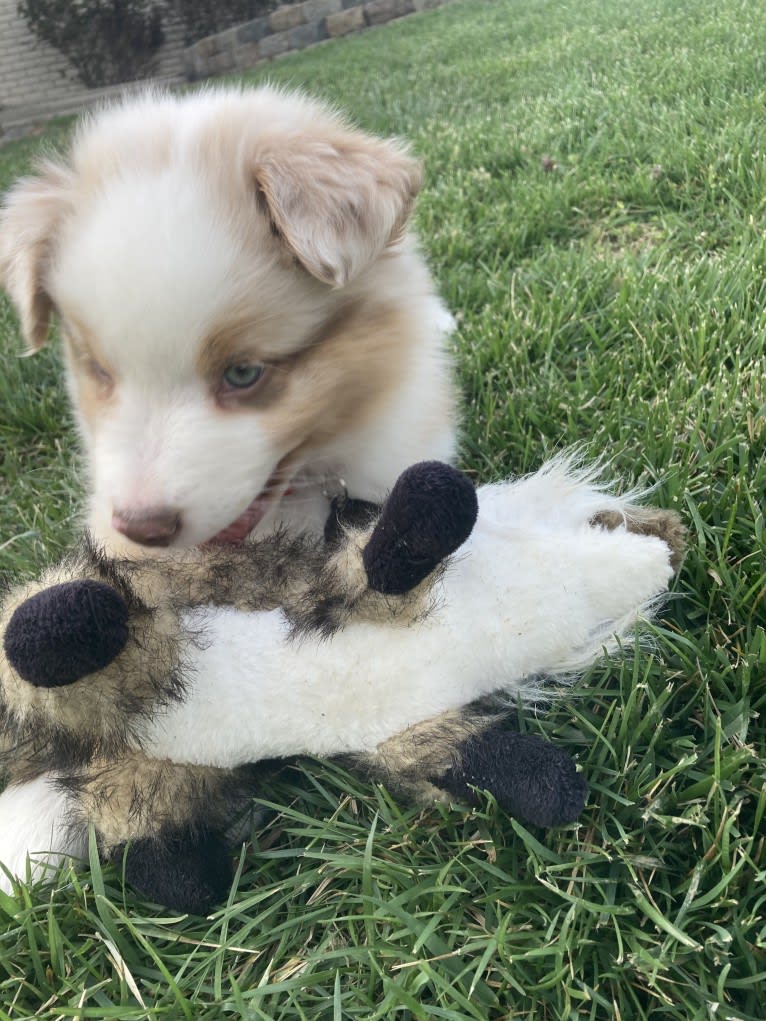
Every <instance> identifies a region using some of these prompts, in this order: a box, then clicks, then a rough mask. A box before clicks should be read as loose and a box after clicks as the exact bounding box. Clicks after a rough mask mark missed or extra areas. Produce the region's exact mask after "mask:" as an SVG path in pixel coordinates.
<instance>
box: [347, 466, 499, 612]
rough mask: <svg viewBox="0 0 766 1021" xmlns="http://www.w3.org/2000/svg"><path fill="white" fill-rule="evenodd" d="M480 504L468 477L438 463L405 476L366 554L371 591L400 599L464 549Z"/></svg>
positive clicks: (416, 468) (390, 499)
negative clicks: (461, 548) (446, 558)
mask: <svg viewBox="0 0 766 1021" xmlns="http://www.w3.org/2000/svg"><path fill="white" fill-rule="evenodd" d="M478 510H479V505H478V501H477V499H476V490H475V489H474V487H473V483H472V482H471V480H470V479H469V478H467V476H465V475H463V473H462V472H459V471H458V470H457V469H456V468H451V467H450V466H449V465H447V464H442V463H441V462H440V461H423V462H421V463H420V464H416V465H413V466H412V467H411V468H408V469H407V470H406V471H405V472H403V473H402V474H401V475H400V476H399V478H398V479H397V482H396V485H395V486H394V488H393V489H392V490H391V495H390V496H389V497H388V499H387V500H386V503H385V505H384V507H383V512H382V514H381V516H380V520H379V521H378V523H377V525H376V526H375V528H374V530H373V533H372V535H371V536H370V541H369V542H368V544H367V546H366V548H365V550H364V566H365V569H366V571H367V578H368V580H369V583H370V588H372V589H373V590H374V591H376V592H382V593H384V594H385V595H401V594H402V593H403V592H409V591H410V589H413V588H415V586H416V585H419V584H420V582H421V581H423V579H424V578H426V577H427V576H428V575H429V574H430V573H431V571H433V569H434V568H435V567H436V566H437V565H438V564H439V563H441V561H442V560H444V558H445V557H448V556H449V555H450V554H451V553H454V552H455V550H456V549H458V548H459V547H460V546H462V545H463V543H464V542H465V541H466V539H467V538H468V536H469V535H470V534H471V531H472V530H473V526H474V525H475V523H476V515H477V514H478Z"/></svg>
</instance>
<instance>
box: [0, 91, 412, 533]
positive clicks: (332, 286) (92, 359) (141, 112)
mask: <svg viewBox="0 0 766 1021" xmlns="http://www.w3.org/2000/svg"><path fill="white" fill-rule="evenodd" d="M419 183H420V168H419V165H418V163H417V162H416V161H415V160H413V159H412V157H410V156H409V155H408V154H407V152H406V151H405V150H404V149H403V148H402V147H401V146H400V145H399V144H398V143H395V142H390V141H383V140H380V139H376V138H373V137H370V136H368V135H365V134H362V133H361V132H358V131H355V130H352V129H350V128H349V127H348V126H347V125H346V124H345V123H344V122H343V121H342V120H341V119H340V118H339V117H337V116H336V115H334V114H333V113H331V112H329V111H328V110H326V109H325V108H324V107H322V106H321V105H319V104H317V103H314V102H311V101H309V100H306V99H304V98H302V97H298V96H289V95H284V94H281V93H279V92H276V91H273V90H269V89H261V90H256V91H251V92H246V91H245V92H239V91H218V92H209V93H201V94H196V95H187V96H184V97H179V98H175V97H171V96H166V95H157V94H145V95H143V96H140V97H139V98H137V99H133V100H131V101H126V102H125V103H124V104H123V105H121V106H119V107H116V108H113V109H111V110H107V111H104V112H102V113H100V114H98V115H96V116H95V117H94V118H92V119H90V120H88V121H86V122H85V123H84V124H83V126H82V127H81V128H80V130H79V133H78V134H77V135H76V137H75V140H74V144H73V147H72V151H71V154H70V156H69V159H68V160H66V161H65V162H61V163H56V162H48V163H46V164H43V165H42V166H41V167H40V170H39V173H38V174H37V175H36V176H34V177H30V178H27V179H24V180H21V181H20V182H19V183H18V184H17V185H16V186H15V187H14V188H13V189H11V191H10V192H9V193H8V195H7V197H6V200H5V206H4V209H3V211H2V214H0V283H2V284H3V285H4V286H5V288H6V290H7V291H8V293H9V295H10V297H11V299H12V300H13V302H14V304H15V305H16V308H17V310H18V313H19V317H20V322H21V327H22V331H23V334H24V337H25V339H26V343H27V346H28V348H29V350H30V351H34V350H37V349H38V348H39V347H40V346H41V345H42V344H43V343H44V341H45V339H46V337H47V334H48V329H49V323H50V320H51V318H52V316H54V315H55V316H56V317H57V318H58V320H59V323H60V327H61V332H62V335H63V338H64V342H65V351H66V361H67V366H68V378H69V386H70V390H71V392H72V397H73V401H74V406H75V411H76V415H77V419H78V423H79V426H80V429H81V432H82V435H83V437H84V441H85V446H86V451H87V453H88V455H89V463H90V469H91V472H92V479H91V490H92V510H91V525H92V527H93V528H94V530H95V531H96V533H97V535H98V536H99V537H100V538H101V539H102V540H104V541H106V542H107V543H109V544H111V545H113V546H119V545H121V543H120V542H119V541H118V540H119V539H120V538H122V537H127V539H128V540H129V541H130V542H135V543H139V544H141V545H194V544H197V543H202V542H206V541H208V540H211V539H222V540H232V541H234V540H237V539H241V538H243V537H244V535H246V534H247V532H249V531H250V530H251V529H252V527H254V525H255V524H256V523H257V521H258V520H259V519H260V518H261V517H262V516H263V515H264V513H266V512H267V511H268V510H269V508H270V507H272V508H273V505H274V503H275V502H276V501H278V500H279V499H280V498H281V495H282V494H283V492H284V490H285V488H286V487H287V486H288V485H289V482H290V479H291V477H292V475H293V474H294V473H295V471H296V470H297V469H298V467H300V465H301V464H302V463H304V462H305V460H306V459H307V458H308V457H310V456H311V454H312V452H315V451H316V450H319V449H321V447H322V445H323V444H326V443H329V442H330V441H332V440H335V439H337V438H338V436H340V435H342V433H343V431H344V430H346V429H348V428H349V427H350V425H351V423H352V421H353V420H355V419H358V418H359V416H363V415H364V413H365V412H364V409H365V408H367V407H370V406H372V405H374V403H375V398H376V394H378V393H379V392H380V390H381V388H382V387H384V386H385V385H387V384H386V381H389V384H390V380H391V376H392V374H394V373H395V372H396V371H397V369H396V365H397V364H398V363H400V362H401V361H402V359H401V358H397V354H396V349H397V344H398V343H400V341H399V340H398V337H399V335H400V333H401V324H400V323H399V322H398V321H397V310H396V304H395V303H393V304H390V303H389V304H387V303H386V300H385V299H384V298H378V297H377V292H378V290H379V288H377V287H376V284H375V281H376V274H378V273H380V272H381V266H382V264H383V262H384V261H385V260H386V259H387V258H389V257H390V256H391V255H393V254H394V253H395V252H396V250H397V242H398V241H399V239H400V237H401V235H402V232H403V229H404V226H405V223H406V221H407V218H408V215H409V212H410V209H411V206H412V203H413V200H414V198H415V195H416V193H417V190H418V187H419Z"/></svg>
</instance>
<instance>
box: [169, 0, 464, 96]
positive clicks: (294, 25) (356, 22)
mask: <svg viewBox="0 0 766 1021" xmlns="http://www.w3.org/2000/svg"><path fill="white" fill-rule="evenodd" d="M448 2H449V0H303V3H296V4H292V5H290V6H285V7H280V8H277V10H275V11H273V12H272V13H271V14H265V15H263V17H260V18H255V19H254V20H253V21H248V22H245V24H244V25H238V26H236V27H235V28H229V29H227V30H226V31H225V32H219V33H218V35H211V36H208V37H207V39H201V40H200V41H199V42H198V43H195V45H194V46H190V47H189V49H188V50H186V53H185V57H184V60H185V68H186V75H187V77H188V78H191V79H195V78H206V77H208V76H211V75H215V74H222V73H224V72H226V71H234V70H239V69H243V68H247V67H253V66H254V65H255V64H260V63H261V62H262V61H264V60H271V59H272V58H274V57H279V56H282V54H284V53H290V52H291V51H293V50H302V49H304V48H305V47H306V46H312V45H313V44H314V43H319V42H323V41H324V40H325V39H333V38H337V37H338V36H343V35H349V34H351V33H352V32H359V31H361V30H362V29H365V28H369V27H371V26H373V25H382V24H383V23H384V22H386V21H391V20H392V19H393V18H401V17H403V16H404V15H405V14H414V13H416V12H418V11H424V10H427V9H428V8H431V7H439V6H441V5H442V4H443V3H448Z"/></svg>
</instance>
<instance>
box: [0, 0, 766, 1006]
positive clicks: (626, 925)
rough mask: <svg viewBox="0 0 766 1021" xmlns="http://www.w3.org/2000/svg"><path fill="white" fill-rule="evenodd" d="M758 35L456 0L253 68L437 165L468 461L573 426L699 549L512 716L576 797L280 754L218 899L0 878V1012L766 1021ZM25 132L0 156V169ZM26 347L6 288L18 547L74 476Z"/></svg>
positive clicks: (715, 13)
mask: <svg viewBox="0 0 766 1021" xmlns="http://www.w3.org/2000/svg"><path fill="white" fill-rule="evenodd" d="M765 55H766V18H764V16H763V5H762V3H761V2H760V0H719V2H717V3H715V4H713V3H710V2H709V0H676V2H669V0H664V2H661V0H633V2H632V3H630V4H626V3H624V2H622V0H578V3H576V4H566V5H565V4H561V3H557V2H554V0H493V2H488V0H463V2H457V3H455V4H453V5H450V6H448V7H444V8H441V9H439V10H437V11H434V12H431V13H429V14H427V15H423V16H418V17H414V18H412V19H409V20H406V21H402V22H399V23H393V24H391V25H389V26H387V27H385V28H383V29H380V30H376V31H374V32H370V33H368V34H366V35H364V36H359V37H356V38H353V39H349V40H346V41H342V42H339V43H335V44H330V45H327V46H323V47H320V48H318V49H316V50H314V51H311V52H306V53H304V54H301V55H299V56H296V57H294V58H290V59H287V60H284V61H280V62H278V63H276V64H274V65H272V66H270V67H269V68H268V69H267V71H266V72H264V73H258V74H254V75H252V76H250V78H251V79H252V80H256V81H260V80H263V79H265V78H271V79H272V80H276V81H279V82H285V83H291V84H296V85H302V86H306V87H308V88H309V89H310V90H312V91H314V92H318V93H319V94H321V95H324V96H326V97H329V98H330V99H332V100H334V101H337V102H338V103H339V104H340V105H341V106H342V107H344V108H346V109H347V110H348V111H349V112H350V113H351V115H352V116H353V117H354V118H355V119H356V120H357V121H358V122H359V123H361V124H362V125H364V126H365V127H367V128H369V129H371V130H375V131H381V132H393V133H399V134H402V135H405V136H407V137H409V138H411V139H412V141H413V143H414V145H415V147H416V148H417V150H418V151H419V152H420V153H421V154H422V155H423V157H424V158H425V160H426V163H427V168H428V174H427V183H426V187H425V190H424V193H423V196H422V199H421V202H420V204H419V207H418V212H417V225H418V228H419V230H420V233H421V236H422V238H423V244H424V247H425V250H426V252H427V254H428V257H429V259H430V261H431V264H432V266H433V268H434V271H435V274H436V276H437V277H438V279H439V281H440V285H441V288H442V291H443V293H444V295H445V297H446V299H447V301H448V302H449V304H450V306H451V307H452V308H453V309H454V310H455V311H456V312H457V314H458V318H459V331H458V334H457V337H456V340H455V345H456V349H457V354H458V361H459V372H460V383H461V387H462V392H463V397H464V401H465V420H464V437H463V447H462V463H463V465H464V466H465V467H466V468H467V469H469V470H470V471H472V473H474V474H475V476H476V477H477V478H480V479H482V480H486V479H491V478H497V477H500V476H503V475H506V474H508V473H512V472H521V471H525V470H528V469H531V468H533V467H534V466H535V465H537V464H538V463H539V462H540V460H541V459H542V457H543V456H544V455H545V454H546V453H549V452H551V451H553V450H555V449H558V448H560V447H561V446H563V445H566V444H569V443H572V442H584V443H585V444H586V446H587V448H588V449H589V450H590V451H591V452H592V453H593V454H596V455H599V454H606V455H608V456H609V457H610V458H612V459H613V464H614V470H615V472H616V473H618V474H619V475H620V476H621V477H623V478H625V479H626V480H627V482H629V483H640V484H656V487H657V488H656V494H655V499H656V501H657V502H658V503H662V504H665V505H667V506H675V507H677V508H678V509H679V510H680V511H681V512H682V513H683V514H684V516H685V518H686V520H687V522H688V524H689V526H690V531H691V549H690V552H689V556H688V558H687V561H686V564H685V566H684V570H683V573H682V575H681V578H680V579H679V581H678V583H677V586H676V597H675V598H674V600H673V601H672V602H671V603H670V605H669V607H668V609H667V611H666V612H665V614H664V616H663V619H662V623H661V624H660V625H659V626H658V627H657V628H656V635H655V643H654V647H653V648H651V649H650V648H647V647H645V648H641V649H639V650H638V651H637V652H635V653H631V654H630V655H628V656H627V657H626V658H625V660H624V661H623V662H621V663H611V664H607V665H602V666H599V667H598V668H595V669H593V670H592V671H591V672H590V673H589V675H588V676H587V677H586V678H585V679H584V680H583V682H582V683H581V684H580V685H579V686H578V688H577V689H576V690H575V692H574V693H573V695H572V697H571V698H568V699H567V700H566V701H564V702H562V703H560V704H558V705H557V706H556V707H555V708H554V709H552V710H551V712H549V713H548V714H547V715H542V716H540V717H531V716H527V717H525V718H524V719H522V721H521V726H523V727H525V728H527V729H530V730H535V731H538V732H540V733H543V734H545V735H547V736H549V737H551V738H553V739H554V740H556V741H558V742H559V743H561V744H562V745H564V746H566V747H567V748H569V749H570V751H571V752H572V753H573V754H575V755H576V756H577V758H578V760H579V761H580V762H581V764H582V767H583V769H584V770H585V773H586V775H587V777H588V780H589V782H590V786H591V796H590V800H589V804H588V807H587V809H586V811H585V813H584V814H583V816H582V818H581V821H580V823H579V824H578V825H576V826H572V827H569V828H566V829H564V830H561V831H555V832H550V833H540V832H534V833H533V832H528V831H526V830H525V829H524V828H523V827H521V826H520V825H518V824H517V823H515V822H513V821H511V820H510V819H509V818H507V817H506V816H504V815H503V813H502V812H499V811H497V809H496V808H495V807H494V806H493V805H491V804H486V805H485V806H484V807H483V809H481V810H477V811H473V812H469V811H464V810H462V809H458V808H455V809H451V810H448V809H445V808H434V809H433V810H431V811H428V812H425V813H422V814H418V813H415V812H414V811H412V810H411V809H408V808H406V807H405V806H402V805H399V804H397V803H396V802H395V801H394V800H393V799H391V798H390V797H389V796H388V794H387V793H386V792H385V791H383V790H381V789H378V788H375V787H371V786H368V785H365V784H364V783H362V782H361V781H360V780H358V779H357V778H354V777H352V776H349V775H347V774H345V773H343V772H341V771H339V770H337V769H335V768H334V767H332V766H327V765H322V764H320V763H308V764H305V765H303V766H299V767H295V768H292V769H288V770H286V771H285V772H284V774H283V776H282V777H280V778H279V779H278V780H277V781H276V782H275V783H274V785H273V787H271V788H270V789H269V791H268V792H266V793H267V797H268V800H269V802H270V803H271V805H272V808H273V810H272V814H271V816H270V818H269V821H268V823H267V824H266V825H265V826H264V827H263V828H262V829H260V830H259V831H258V832H257V833H256V834H255V843H254V847H253V848H252V849H248V850H247V852H246V853H245V854H244V855H243V857H242V859H241V868H240V871H239V873H238V880H237V883H236V886H235V889H234V890H233V892H232V894H231V897H230V898H229V902H228V903H227V904H226V905H225V906H223V907H222V908H221V909H220V910H218V911H217V912H216V913H215V914H214V915H212V916H211V917H210V918H209V919H207V920H199V919H188V918H186V919H177V918H171V917H168V916H167V915H166V914H163V913H162V912H161V911H160V910H159V909H157V908H155V907H152V906H151V905H146V904H143V903H141V902H140V901H139V900H137V899H136V898H135V897H134V896H133V895H132V894H130V893H124V892H123V891H122V889H121V886H120V883H119V877H118V876H116V875H115V874H114V873H112V872H110V871H105V872H104V873H103V875H102V874H101V873H100V871H98V869H96V871H94V872H93V873H89V872H86V871H79V872H77V873H73V872H72V873H66V874H63V875H62V876H61V877H60V878H59V881H58V882H57V884H56V885H55V886H54V887H53V888H52V889H50V888H49V889H41V888H24V889H22V891H21V892H20V894H19V897H18V898H17V899H14V900H9V899H7V898H2V899H0V919H1V921H0V1018H1V1019H5V1018H9V1019H11V1018H12V1019H14V1021H20V1019H22V1018H29V1017H32V1016H35V1017H43V1018H49V1019H53V1018H86V1017H90V1018H98V1019H104V1018H119V1019H120V1021H138V1019H149V1018H151V1019H158V1021H159V1019H176V1018H179V1019H180V1018H194V1019H199V1021H202V1019H213V1018H215V1019H224V1018H247V1019H263V1021H267V1019H268V1021H276V1019H311V1021H315V1019H318V1021H324V1019H327V1021H341V1019H360V1021H361V1019H364V1021H373V1019H376V1018H381V1019H389V1018H391V1019H403V1021H406V1019H412V1021H421V1019H431V1018H434V1019H437V1018H438V1019H461V1021H462V1019H464V1018H477V1019H490V1021H500V1019H510V1018H524V1019H529V1021H548V1019H557V1021H558V1019H561V1021H563V1019H567V1021H574V1019H577V1021H580V1019H604V1021H606V1019H609V1021H612V1019H617V1021H644V1019H649V1018H651V1019H653V1021H666V1019H674V1021H697V1019H699V1021H703V1019H708V1018H711V1019H712V1018H721V1019H723V1018H732V1019H746V1021H762V1019H763V1017H764V1011H766V1007H764V1004H766V851H765V845H766V764H765V763H764V745H765V744H766V741H765V737H766V726H765V725H764V719H766V632H765V630H764V628H765V626H766V619H765V618H766V614H765V613H764V592H765V591H766V558H765V557H764V520H763V504H764V494H765V493H766V457H765V453H766V450H765V448H766V408H765V400H766V398H765V397H764V383H765V381H766V372H765V371H764V369H765V367H766V358H765V356H764V347H765V340H766V240H765V239H766V143H765V141H764V140H765V139H766V112H765V111H766V56H765ZM61 131H62V128H61V127H56V128H54V129H51V135H50V136H49V137H54V138H60V136H61ZM38 144H39V143H37V142H24V143H20V144H18V145H14V146H10V147H7V148H5V149H3V150H2V151H0V187H2V186H3V185H4V184H6V183H8V182H10V180H11V179H12V178H13V176H14V175H15V174H17V173H18V172H20V171H21V170H23V169H24V167H25V166H27V161H28V160H29V158H30V156H31V155H32V153H33V152H34V150H35V148H36V147H37V145H38ZM544 158H546V159H545V164H546V166H548V167H550V166H551V161H552V162H553V163H554V164H555V166H554V167H553V168H552V169H549V170H545V169H544V168H543V159H544ZM18 350H19V340H18V336H17V327H16V324H15V321H14V319H13V317H12V315H11V313H10V311H9V310H8V308H7V306H5V305H0V359H2V365H1V366H0V402H2V408H3V412H2V422H1V423H0V458H2V479H1V480H0V486H1V487H2V489H0V536H2V539H0V568H2V569H4V570H6V571H11V572H16V573H18V572H21V573H24V572H26V573H29V572H30V571H33V570H35V569H36V568H37V566H38V565H39V564H40V563H41V562H42V561H43V560H45V559H46V558H48V557H52V556H55V555H56V554H57V553H58V552H59V551H60V550H61V549H62V548H63V546H64V545H65V543H66V542H67V540H68V537H69V536H70V535H71V532H72V529H73V520H74V515H75V510H76V507H77V501H78V499H79V496H80V494H79V493H78V492H77V490H76V487H75V483H74V482H73V478H74V475H73V471H72V469H73V465H74V463H75V459H76V453H75V441H74V439H73V435H72V430H71V425H70V422H69V418H68V415H67V412H66V402H65V399H64V396H63V393H62V389H61V385H60V382H59V368H58V364H57V357H58V356H57V354H56V351H55V350H51V351H50V352H45V353H43V355H42V356H41V357H39V358H36V359H33V360H31V361H19V360H18V359H17V352H18Z"/></svg>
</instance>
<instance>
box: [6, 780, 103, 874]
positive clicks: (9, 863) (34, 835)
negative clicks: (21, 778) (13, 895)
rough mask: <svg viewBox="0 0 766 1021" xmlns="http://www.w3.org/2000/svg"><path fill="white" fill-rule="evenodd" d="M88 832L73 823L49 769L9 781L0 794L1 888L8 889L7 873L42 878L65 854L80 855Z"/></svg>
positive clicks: (83, 852) (56, 865) (65, 796)
mask: <svg viewBox="0 0 766 1021" xmlns="http://www.w3.org/2000/svg"><path fill="white" fill-rule="evenodd" d="M86 852H87V833H86V832H85V831H84V830H83V829H82V828H77V827H75V826H72V825H71V823H70V819H69V806H68V799H67V795H66V793H65V792H64V791H62V790H61V789H60V788H59V787H58V786H57V783H56V779H55V777H54V776H53V775H52V774H50V773H43V775H42V776H39V777H36V778H35V779H34V780H29V781H27V782H26V783H18V784H12V785H11V786H10V787H7V788H6V789H5V790H4V791H3V793H2V794H0V862H2V863H3V866H4V868H3V869H2V871H0V889H2V890H5V891H6V892H8V893H9V892H11V889H12V882H11V879H10V876H9V873H10V875H12V876H18V877H19V878H22V879H23V878H26V877H27V876H29V877H31V878H32V879H42V878H43V877H44V876H45V873H46V872H47V871H50V870H55V869H57V868H58V867H59V866H60V865H61V863H62V860H63V859H64V858H67V857H76V858H82V857H84V856H85V855H86Z"/></svg>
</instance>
